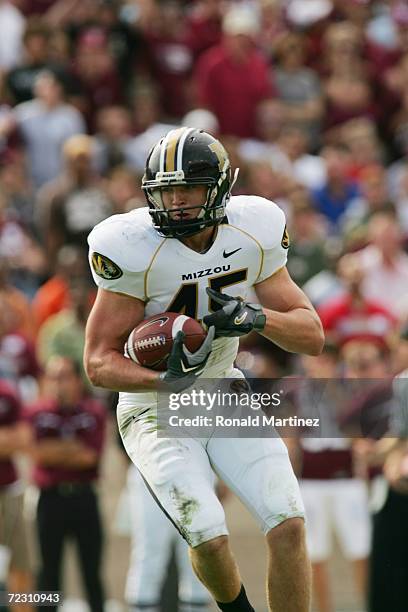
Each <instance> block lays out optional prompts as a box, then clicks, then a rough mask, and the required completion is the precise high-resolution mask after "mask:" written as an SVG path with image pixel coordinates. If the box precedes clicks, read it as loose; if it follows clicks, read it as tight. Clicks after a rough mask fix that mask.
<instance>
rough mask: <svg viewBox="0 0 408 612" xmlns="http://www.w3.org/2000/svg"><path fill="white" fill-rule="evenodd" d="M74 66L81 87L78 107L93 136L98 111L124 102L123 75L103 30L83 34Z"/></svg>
mask: <svg viewBox="0 0 408 612" xmlns="http://www.w3.org/2000/svg"><path fill="white" fill-rule="evenodd" d="M73 65H74V68H73V71H72V72H73V75H74V77H75V78H76V79H77V80H78V85H79V88H78V104H79V106H80V108H81V110H82V112H83V114H84V116H85V119H86V122H87V125H88V128H89V130H90V132H92V133H93V132H94V131H95V127H96V126H95V116H96V112H97V111H98V110H99V109H100V108H102V107H105V106H112V105H114V104H121V103H122V101H123V88H122V85H121V81H120V77H119V72H118V70H117V67H116V66H115V63H114V59H113V56H112V54H111V52H110V49H109V46H108V38H107V36H106V34H105V32H104V31H103V29H102V28H99V27H92V28H89V29H88V30H85V31H84V32H83V33H82V34H81V36H80V37H79V39H78V41H77V44H76V55H75V58H74V64H73Z"/></svg>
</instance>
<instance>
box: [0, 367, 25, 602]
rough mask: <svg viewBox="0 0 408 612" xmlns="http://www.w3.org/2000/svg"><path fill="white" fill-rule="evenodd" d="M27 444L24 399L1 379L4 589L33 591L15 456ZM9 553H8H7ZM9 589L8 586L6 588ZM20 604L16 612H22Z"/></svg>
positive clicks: (0, 570) (0, 578)
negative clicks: (24, 427) (23, 410)
mask: <svg viewBox="0 0 408 612" xmlns="http://www.w3.org/2000/svg"><path fill="white" fill-rule="evenodd" d="M23 446H24V430H23V428H22V422H21V405H20V401H19V399H18V397H17V395H16V393H15V391H14V390H13V387H12V386H11V385H9V384H8V383H6V382H5V381H4V380H1V379H0V516H1V520H0V548H1V549H2V551H3V554H2V555H1V558H0V591H1V590H2V587H5V585H6V583H7V587H8V588H7V591H10V592H12V591H20V592H21V591H31V590H32V581H31V577H30V567H29V561H28V547H27V538H26V533H25V528H24V521H23V488H22V484H21V482H20V481H19V478H18V473H17V469H16V466H15V462H14V460H13V457H14V455H15V453H16V452H18V451H19V450H21V449H22V448H23ZM4 553H5V554H4ZM5 590H6V589H5ZM22 610H23V607H20V606H19V609H17V610H16V612H22Z"/></svg>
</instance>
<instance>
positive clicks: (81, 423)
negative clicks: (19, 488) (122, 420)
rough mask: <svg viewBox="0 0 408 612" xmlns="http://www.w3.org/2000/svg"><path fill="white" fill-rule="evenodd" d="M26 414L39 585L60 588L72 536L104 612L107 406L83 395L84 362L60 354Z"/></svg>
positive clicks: (98, 611)
mask: <svg viewBox="0 0 408 612" xmlns="http://www.w3.org/2000/svg"><path fill="white" fill-rule="evenodd" d="M26 418H27V421H28V423H29V424H30V426H31V427H30V430H31V441H30V445H29V449H30V454H31V456H32V458H33V460H34V473H33V480H34V483H35V484H36V485H37V487H38V488H39V489H40V498H39V502H38V509H37V529H38V538H39V546H40V555H41V570H40V576H39V583H38V588H39V590H41V591H59V590H60V589H61V576H60V574H61V562H62V553H63V546H64V543H65V541H66V539H67V538H68V537H73V538H74V539H75V540H76V543H77V545H78V550H79V557H80V564H81V568H82V575H83V579H84V583H85V589H86V592H87V597H88V601H89V605H90V608H91V610H92V612H102V610H103V599H104V595H103V587H102V583H101V579H100V564H101V558H102V526H101V519H100V514H99V508H98V500H97V496H96V493H95V490H94V487H93V484H94V483H95V481H96V479H97V478H98V470H99V462H100V458H101V454H102V450H103V443H104V434H105V425H106V413H105V409H104V406H102V405H101V404H100V403H99V402H98V401H95V400H93V399H91V398H89V397H86V396H85V395H84V389H83V384H82V379H81V374H80V367H79V365H78V364H76V363H75V362H74V361H73V360H70V359H68V358H66V357H59V356H55V357H52V358H51V359H50V360H49V361H48V363H47V366H46V369H45V376H44V385H43V397H42V398H41V399H40V400H39V401H38V402H37V403H36V404H35V405H33V406H31V407H29V408H28V409H27V413H26ZM39 610H42V608H41V607H40V608H39ZM51 610H56V607H55V608H53V607H51Z"/></svg>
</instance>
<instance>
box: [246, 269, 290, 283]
mask: <svg viewBox="0 0 408 612" xmlns="http://www.w3.org/2000/svg"><path fill="white" fill-rule="evenodd" d="M284 268H286V264H284V265H283V266H281V267H280V268H278V269H277V270H275V272H272V274H270V275H269V276H267V277H266V278H264V279H263V280H262V281H261V283H263V282H264V281H266V280H268V278H272V276H275V274H278V272H280V271H281V270H283V269H284ZM258 276H259V275H258ZM255 284H256V281H255V283H254V285H255Z"/></svg>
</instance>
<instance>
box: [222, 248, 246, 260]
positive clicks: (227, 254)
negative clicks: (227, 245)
mask: <svg viewBox="0 0 408 612" xmlns="http://www.w3.org/2000/svg"><path fill="white" fill-rule="evenodd" d="M241 249H242V247H239V249H235V251H231V253H227V252H226V251H225V249H224V252H223V256H224V257H225V259H227V257H231V255H234V253H238V251H240V250H241Z"/></svg>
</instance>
